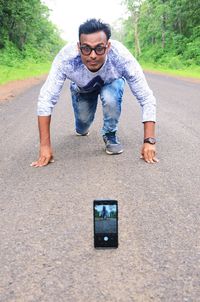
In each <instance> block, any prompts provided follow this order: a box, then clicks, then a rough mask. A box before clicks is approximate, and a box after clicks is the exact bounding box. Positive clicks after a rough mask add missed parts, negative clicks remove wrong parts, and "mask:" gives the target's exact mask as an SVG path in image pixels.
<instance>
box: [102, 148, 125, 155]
mask: <svg viewBox="0 0 200 302" xmlns="http://www.w3.org/2000/svg"><path fill="white" fill-rule="evenodd" d="M105 151H106V153H107V154H109V155H117V154H121V153H123V152H124V150H120V151H119V152H111V151H108V150H106V149H105Z"/></svg>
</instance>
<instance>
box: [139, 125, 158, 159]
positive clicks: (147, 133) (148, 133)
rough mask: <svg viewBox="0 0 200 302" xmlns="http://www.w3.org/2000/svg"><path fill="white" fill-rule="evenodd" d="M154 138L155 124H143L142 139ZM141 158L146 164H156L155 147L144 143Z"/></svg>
mask: <svg viewBox="0 0 200 302" xmlns="http://www.w3.org/2000/svg"><path fill="white" fill-rule="evenodd" d="M149 137H151V138H155V122H145V123H144V139H146V138H149ZM141 158H142V159H144V160H145V161H146V162H147V163H151V164H153V163H155V162H158V159H157V158H156V147H155V145H151V144H149V143H144V144H143V146H142V150H141Z"/></svg>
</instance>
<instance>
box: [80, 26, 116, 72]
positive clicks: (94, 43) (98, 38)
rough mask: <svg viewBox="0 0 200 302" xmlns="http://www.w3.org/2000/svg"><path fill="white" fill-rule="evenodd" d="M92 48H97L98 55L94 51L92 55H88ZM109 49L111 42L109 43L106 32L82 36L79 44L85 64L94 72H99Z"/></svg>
mask: <svg viewBox="0 0 200 302" xmlns="http://www.w3.org/2000/svg"><path fill="white" fill-rule="evenodd" d="M90 47H91V48H96V47H97V48H96V52H97V53H96V52H95V51H94V50H92V51H91V53H90V54H88V53H89V52H90ZM81 48H82V51H81ZM109 48H110V42H108V41H107V37H106V34H105V33H104V31H99V32H96V33H92V34H81V36H80V42H79V43H78V49H79V52H80V55H81V59H82V61H83V64H85V65H86V66H87V68H88V69H89V70H90V71H92V72H95V71H97V70H99V69H100V68H101V66H102V65H103V64H104V62H105V59H106V55H107V53H108V51H109ZM104 51H105V53H104Z"/></svg>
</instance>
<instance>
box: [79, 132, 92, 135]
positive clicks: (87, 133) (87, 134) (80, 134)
mask: <svg viewBox="0 0 200 302" xmlns="http://www.w3.org/2000/svg"><path fill="white" fill-rule="evenodd" d="M88 135H90V133H89V132H87V133H84V134H81V133H78V132H76V136H88Z"/></svg>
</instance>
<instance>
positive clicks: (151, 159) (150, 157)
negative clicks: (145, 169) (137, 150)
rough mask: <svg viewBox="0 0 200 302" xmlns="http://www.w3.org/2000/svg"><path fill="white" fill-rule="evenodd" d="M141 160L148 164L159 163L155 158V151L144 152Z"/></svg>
mask: <svg viewBox="0 0 200 302" xmlns="http://www.w3.org/2000/svg"><path fill="white" fill-rule="evenodd" d="M140 158H141V159H143V160H144V161H145V162H147V163H148V164H154V163H157V162H159V160H158V159H157V158H156V157H155V151H154V150H147V151H143V152H142V154H141V156H140Z"/></svg>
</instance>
